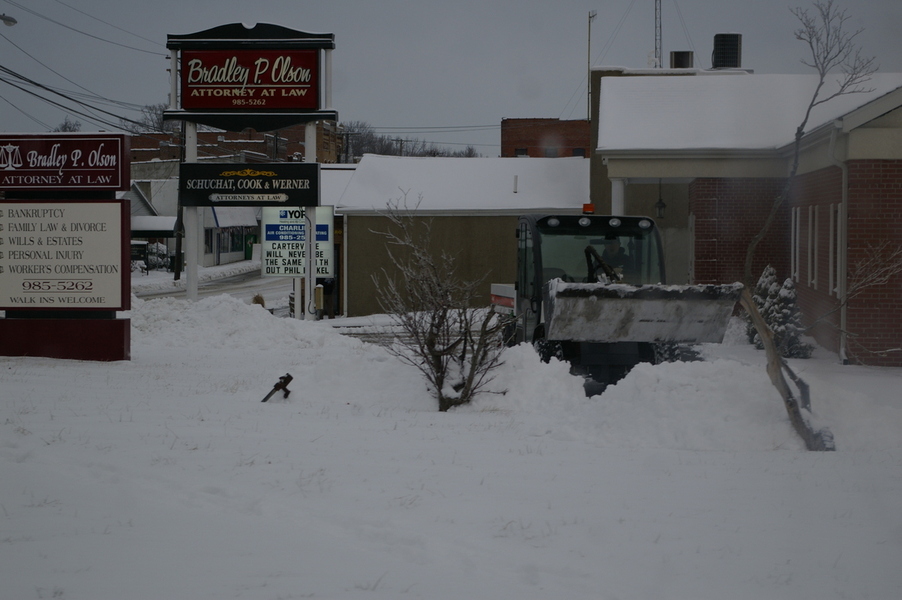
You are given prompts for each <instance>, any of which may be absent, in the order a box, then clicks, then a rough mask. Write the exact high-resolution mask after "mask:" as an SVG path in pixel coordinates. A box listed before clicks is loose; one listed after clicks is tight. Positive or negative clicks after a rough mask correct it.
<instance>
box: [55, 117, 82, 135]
mask: <svg viewBox="0 0 902 600" xmlns="http://www.w3.org/2000/svg"><path fill="white" fill-rule="evenodd" d="M53 131H54V132H78V131H81V122H80V121H72V120H71V119H69V117H68V116H67V117H66V118H65V119H63V122H62V123H60V124H59V125H57V126H56V127H54V128H53Z"/></svg>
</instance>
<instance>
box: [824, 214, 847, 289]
mask: <svg viewBox="0 0 902 600" xmlns="http://www.w3.org/2000/svg"><path fill="white" fill-rule="evenodd" d="M842 233H843V219H842V204H831V205H830V289H829V290H828V293H830V294H835V295H836V297H837V298H839V297H840V295H841V294H842V290H841V289H840V286H841V282H842V273H843V251H842V248H843V246H842Z"/></svg>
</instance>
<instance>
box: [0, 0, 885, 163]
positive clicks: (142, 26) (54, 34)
mask: <svg viewBox="0 0 902 600" xmlns="http://www.w3.org/2000/svg"><path fill="white" fill-rule="evenodd" d="M837 3H838V5H840V6H841V7H843V8H846V9H847V10H848V14H849V15H850V16H851V19H850V21H849V24H850V25H851V26H852V27H854V28H856V29H857V28H861V29H864V31H863V32H862V33H861V35H860V36H859V38H858V40H859V42H860V45H861V46H862V48H863V50H864V52H865V53H867V54H868V55H872V56H876V57H877V61H878V63H879V64H880V69H881V71H882V72H902V43H900V42H899V31H900V28H902V0H843V1H838V2H837ZM654 5H655V2H654V0H555V1H552V0H455V1H454V2H448V1H447V0H418V1H417V2H410V1H409V0H330V1H328V2H325V1H322V2H313V1H310V0H308V1H306V2H305V1H302V0H258V1H254V2H248V1H247V0H241V1H239V0H141V1H138V0H0V12H2V13H4V14H6V15H8V16H12V17H14V18H15V19H16V20H17V21H18V24H16V25H15V26H12V27H5V26H0V36H2V37H0V65H2V66H3V67H5V68H7V69H10V70H12V71H15V72H16V73H19V74H21V75H24V76H25V77H28V78H30V79H32V80H34V81H36V82H38V83H40V84H43V85H47V86H50V87H53V88H56V89H59V90H62V91H64V92H65V93H66V94H67V95H76V94H78V95H81V94H86V93H87V92H86V91H85V89H87V90H90V92H91V93H92V94H96V95H98V96H102V97H104V98H107V99H110V100H114V101H116V102H121V103H126V105H127V106H123V105H120V104H110V105H102V106H101V108H103V109H104V110H107V111H109V112H112V113H115V114H116V115H122V116H126V117H129V118H135V117H136V116H137V114H136V112H134V111H133V110H130V106H131V105H136V106H142V105H147V104H156V103H160V102H168V99H167V94H168V90H169V82H168V74H167V68H168V66H169V63H168V60H167V58H166V56H167V55H168V51H167V50H166V48H165V44H166V36H167V34H186V33H193V32H196V31H201V30H204V29H208V28H210V27H214V26H217V25H223V24H226V23H249V24H253V23H276V24H279V25H283V26H285V27H289V28H292V29H297V30H301V31H309V32H325V33H334V34H335V44H336V49H335V52H334V54H333V95H334V105H335V106H334V108H335V109H337V110H338V113H339V117H340V119H341V120H343V121H366V122H368V123H369V124H371V125H373V126H374V127H377V128H379V129H378V131H379V132H382V133H386V134H390V135H392V136H399V137H410V138H418V139H421V140H427V141H431V142H435V143H437V144H440V145H446V146H448V147H449V148H453V149H463V148H464V147H465V146H466V145H473V146H474V147H475V148H476V150H477V152H479V153H481V154H483V155H485V156H496V155H498V153H499V144H500V123H501V120H502V119H503V118H512V117H517V118H522V117H546V118H560V119H582V118H586V79H587V78H586V73H587V66H588V62H589V56H591V62H592V64H593V65H617V66H625V67H634V68H642V67H646V66H647V65H648V59H649V55H650V54H653V52H654ZM793 6H802V7H810V6H811V2H810V0H798V1H792V0H790V1H787V0H751V1H750V0H662V8H663V18H662V21H663V36H662V38H663V50H664V56H665V57H668V56H669V53H670V51H673V50H694V51H695V65H696V67H701V68H708V67H710V66H711V50H712V45H713V38H714V34H716V33H727V32H730V33H741V34H742V66H743V67H744V68H748V69H753V70H754V71H755V72H758V73H796V72H805V68H804V67H803V66H802V65H801V64H800V62H799V61H800V59H801V58H802V57H804V56H805V52H806V47H805V46H804V45H803V44H802V43H801V42H798V41H796V40H795V38H794V37H793V30H794V29H795V27H796V26H797V24H798V22H797V21H796V19H795V17H794V16H793V15H792V14H791V13H790V10H789V9H790V8H791V7H793ZM592 10H594V11H597V13H598V14H597V17H596V18H595V20H594V22H593V23H592V29H591V31H592V35H591V50H589V48H588V47H587V45H588V41H589V40H588V33H589V31H588V15H589V11H592ZM0 77H2V79H3V80H10V79H11V78H10V76H9V75H8V74H6V73H2V74H0ZM83 88H85V89H83ZM31 89H33V88H31ZM41 93H42V94H43V95H45V96H49V94H47V93H46V92H41ZM55 100H59V101H60V102H63V103H65V104H67V105H69V106H73V105H72V104H71V103H70V102H67V101H64V100H62V99H59V98H55ZM90 102H91V103H92V104H94V105H97V102H96V101H94V100H91V101H90ZM67 116H68V117H69V118H70V120H75V121H80V122H81V123H82V130H83V131H96V130H98V129H107V130H108V129H109V128H108V127H103V126H101V125H98V124H96V123H94V122H92V121H90V120H89V119H88V118H86V117H84V116H80V115H77V114H75V113H73V112H67V111H66V110H65V109H63V108H59V107H56V106H52V105H50V104H47V103H46V102H43V101H41V100H39V99H36V98H34V97H33V96H30V95H28V94H26V93H24V92H22V91H19V90H17V89H15V88H14V87H12V86H11V85H10V84H9V83H6V82H5V81H0V131H6V132H42V131H47V130H48V129H51V128H53V127H55V126H57V125H59V124H60V123H61V122H62V121H63V120H64V119H65V118H66V117H67ZM106 118H110V119H111V120H112V121H114V122H118V119H115V118H112V117H108V116H107V117H106ZM404 128H409V129H404Z"/></svg>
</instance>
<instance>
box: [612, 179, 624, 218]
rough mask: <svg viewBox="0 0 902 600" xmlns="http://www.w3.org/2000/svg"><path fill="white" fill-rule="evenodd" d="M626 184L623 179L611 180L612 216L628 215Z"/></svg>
mask: <svg viewBox="0 0 902 600" xmlns="http://www.w3.org/2000/svg"><path fill="white" fill-rule="evenodd" d="M625 192H626V184H625V182H624V180H623V179H612V180H611V214H612V215H621V216H622V215H625V214H626V201H625V199H624V198H625V196H626V193H625Z"/></svg>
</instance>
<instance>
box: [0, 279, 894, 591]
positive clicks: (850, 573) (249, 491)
mask: <svg viewBox="0 0 902 600" xmlns="http://www.w3.org/2000/svg"><path fill="white" fill-rule="evenodd" d="M130 317H131V319H132V324H133V328H132V357H133V359H132V360H131V361H128V362H121V363H113V364H107V363H88V362H78V361H60V360H51V359H44V358H0V480H2V481H3V485H2V486H0V522H2V533H0V579H2V581H3V595H4V597H8V598H17V599H19V598H64V599H66V600H72V599H90V600H98V599H100V600H102V599H120V598H129V599H137V600H141V599H148V600H150V599H159V598H190V599H192V600H195V599H204V598H209V599H219V598H253V599H257V598H259V599H272V598H306V597H314V598H386V599H387V598H398V597H411V598H430V599H435V598H437V599H443V598H448V599H452V598H453V599H455V600H456V599H459V598H465V597H466V598H489V597H490V598H496V599H507V598H511V599H513V598H516V599H521V598H568V599H576V598H586V599H598V598H610V599H613V598H619V599H630V598H637V599H638V598H650V597H660V598H664V597H666V598H692V599H698V598H701V599H705V598H731V599H732V598H735V599H752V598H755V599H758V598H808V597H811V598H843V597H872V598H893V597H898V596H899V592H900V590H902V574H900V572H899V569H898V565H899V564H900V563H902V534H900V528H899V525H898V523H899V519H898V497H899V483H898V474H899V472H900V467H902V436H900V435H899V430H900V427H902V407H900V404H899V402H898V400H897V397H898V392H897V390H898V388H899V387H900V384H902V370H898V369H882V370H881V369H876V368H859V367H838V366H837V365H836V364H835V360H834V359H833V357H830V356H825V355H821V354H818V352H816V353H815V356H814V358H812V359H810V360H808V361H793V364H794V365H795V366H796V367H797V368H798V369H799V370H800V371H801V372H802V375H803V376H804V377H806V379H807V380H808V382H809V383H810V384H811V387H812V400H813V402H814V404H815V408H816V410H817V411H818V415H817V416H818V418H819V419H820V420H822V421H823V422H824V423H825V424H827V425H828V426H830V428H831V429H832V430H833V432H834V434H835V435H836V441H837V448H838V451H837V452H835V453H808V452H805V451H804V450H802V445H801V443H800V442H799V441H798V440H797V439H795V437H794V435H793V433H792V431H791V429H790V427H789V425H788V423H787V420H786V418H785V415H784V414H783V409H782V406H781V405H780V401H779V399H778V398H777V397H776V394H775V392H773V391H772V389H771V387H770V383H769V381H768V380H767V376H766V375H765V373H764V369H763V361H764V359H763V356H762V353H760V352H757V351H755V350H754V348H752V347H751V346H749V345H747V344H742V345H733V344H732V343H731V342H732V341H733V340H735V339H736V338H738V337H741V335H742V324H741V323H738V324H736V325H734V327H733V328H732V329H731V334H730V336H729V337H728V343H725V344H722V345H708V346H705V347H704V349H703V352H704V354H705V356H706V358H707V360H706V361H705V362H698V363H674V364H665V365H658V366H650V365H643V366H640V367H639V368H637V369H635V370H634V371H633V372H632V373H631V374H630V375H629V376H628V377H627V378H625V379H624V380H623V381H621V382H620V383H619V384H617V385H616V386H613V387H611V388H609V389H608V390H607V391H606V392H605V393H604V394H603V395H600V396H596V397H593V398H585V397H584V396H583V392H582V383H581V381H579V380H578V379H576V378H574V377H572V376H570V375H569V372H568V369H567V366H566V365H564V364H562V363H560V362H557V361H552V362H551V363H550V364H543V363H541V362H540V361H539V360H538V358H537V357H536V355H535V353H534V352H533V351H532V350H531V348H529V347H526V346H520V347H516V348H513V349H511V350H510V351H509V352H508V353H507V354H506V358H507V360H506V363H505V365H504V366H502V367H501V368H500V369H499V370H498V371H497V373H496V375H497V376H496V379H495V381H494V382H493V384H492V385H493V388H492V389H493V391H494V392H496V393H492V394H487V395H484V396H481V397H480V398H479V399H478V401H477V402H475V403H474V404H473V405H471V406H466V407H462V408H460V409H458V410H455V411H452V412H449V413H444V414H443V413H438V412H437V410H436V406H435V403H434V400H432V399H431V397H430V396H429V394H428V392H427V390H426V389H425V387H424V384H423V382H422V380H421V379H420V378H419V376H418V374H417V372H416V371H415V370H414V369H413V368H411V367H409V366H405V365H403V364H400V363H399V362H397V361H396V360H395V359H393V358H392V357H391V356H389V355H388V354H387V353H386V352H385V351H384V350H383V349H382V348H380V347H378V346H376V345H373V344H365V343H363V342H361V341H359V340H356V339H353V338H350V337H347V336H343V335H340V334H339V333H338V332H337V331H336V330H335V329H334V328H333V327H332V325H333V324H334V323H330V322H300V321H295V320H289V319H279V318H276V317H273V316H272V315H270V314H269V312H268V311H266V310H265V309H262V308H261V307H259V306H255V305H249V304H247V303H245V302H243V301H241V300H235V299H232V298H230V297H226V296H219V297H214V298H209V299H205V300H201V301H199V302H196V303H189V302H186V301H183V300H172V299H163V300H152V301H141V300H138V299H135V300H134V303H133V310H132V311H131V314H130ZM285 373H291V374H292V376H293V377H294V381H293V382H292V383H291V385H290V386H289V388H290V389H291V395H290V396H289V397H288V398H287V399H283V398H282V395H281V394H277V395H276V396H274V397H273V398H272V399H271V400H270V401H269V402H268V403H266V404H262V403H261V402H260V400H261V399H262V398H263V396H264V395H266V393H267V392H268V391H269V390H270V389H271V388H272V386H273V385H274V384H275V383H276V381H277V380H278V378H279V377H280V376H282V375H284V374H285ZM502 392H504V393H502Z"/></svg>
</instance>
